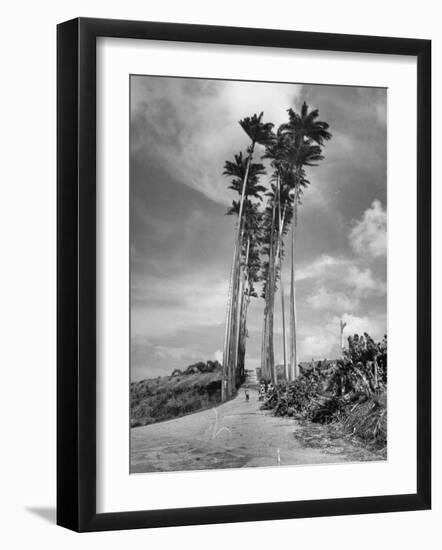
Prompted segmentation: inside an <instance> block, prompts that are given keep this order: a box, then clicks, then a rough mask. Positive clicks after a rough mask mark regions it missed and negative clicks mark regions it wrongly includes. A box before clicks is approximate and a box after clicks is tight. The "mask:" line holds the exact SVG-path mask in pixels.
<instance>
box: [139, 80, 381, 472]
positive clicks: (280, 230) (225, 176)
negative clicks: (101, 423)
mask: <svg viewBox="0 0 442 550" xmlns="http://www.w3.org/2000/svg"><path fill="white" fill-rule="evenodd" d="M386 139H387V90H386V89H385V88H369V87H352V86H335V85H334V86H329V85H316V84H308V83H307V84H299V83H293V84H292V83H278V82H275V83H273V82H249V81H229V80H208V79H197V78H182V77H180V78H175V77H164V76H148V75H131V76H130V325H131V326H130V337H131V340H130V342H131V351H130V380H131V382H130V426H131V428H130V455H131V456H130V471H131V473H142V472H164V471H172V472H173V471H189V470H211V469H226V468H251V467H280V466H293V465H307V464H308V465H312V464H334V463H338V462H367V461H383V460H386V459H387V156H386V155H387V146H386V145H387V141H386Z"/></svg>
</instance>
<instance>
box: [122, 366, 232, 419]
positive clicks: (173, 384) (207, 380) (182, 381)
mask: <svg viewBox="0 0 442 550" xmlns="http://www.w3.org/2000/svg"><path fill="white" fill-rule="evenodd" d="M221 379H222V368H221V365H220V363H218V361H207V362H206V363H204V362H199V363H195V364H193V365H189V367H187V369H185V370H183V371H181V370H179V369H176V370H174V371H173V373H172V374H171V375H170V376H159V377H157V378H151V379H146V380H141V381H139V382H132V383H131V386H130V403H131V410H130V419H131V427H132V428H135V427H137V426H146V425H147V424H153V423H154V422H161V421H163V420H169V419H171V418H177V417H179V416H183V415H185V414H189V413H192V412H196V411H199V410H202V409H206V408H209V407H213V406H216V405H217V404H218V403H220V402H221Z"/></svg>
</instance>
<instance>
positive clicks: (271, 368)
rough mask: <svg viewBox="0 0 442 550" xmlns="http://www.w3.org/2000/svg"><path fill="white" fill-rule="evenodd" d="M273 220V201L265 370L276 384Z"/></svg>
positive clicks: (274, 204) (274, 207) (274, 210)
mask: <svg viewBox="0 0 442 550" xmlns="http://www.w3.org/2000/svg"><path fill="white" fill-rule="evenodd" d="M275 218H276V201H275V200H274V201H273V208H272V222H271V226H270V245H269V268H268V277H267V280H268V284H267V295H268V313H267V315H268V317H267V319H268V321H267V323H268V326H267V346H266V362H267V370H268V372H269V374H270V379H271V381H272V383H276V376H275V356H274V349H273V319H274V309H275V243H274V233H275Z"/></svg>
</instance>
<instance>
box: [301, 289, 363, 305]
mask: <svg viewBox="0 0 442 550" xmlns="http://www.w3.org/2000/svg"><path fill="white" fill-rule="evenodd" d="M307 303H308V304H309V305H310V306H311V307H312V308H313V309H317V310H323V309H325V310H326V309H328V310H333V311H347V310H353V309H356V308H357V307H358V305H359V300H358V299H357V297H355V296H348V295H347V294H345V293H344V292H334V291H330V290H327V289H326V288H324V287H319V288H318V289H317V290H316V292H315V293H314V294H311V295H310V296H309V297H308V298H307Z"/></svg>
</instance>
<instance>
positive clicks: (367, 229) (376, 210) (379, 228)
mask: <svg viewBox="0 0 442 550" xmlns="http://www.w3.org/2000/svg"><path fill="white" fill-rule="evenodd" d="M349 241H350V245H351V247H352V248H353V250H354V251H355V252H356V253H357V254H359V255H361V256H365V255H371V256H373V257H374V258H377V257H381V256H385V255H386V253H387V212H386V211H385V208H384V207H383V206H382V204H381V202H380V201H378V200H375V201H373V203H372V205H371V207H370V208H369V209H368V210H366V211H365V212H364V215H363V216H362V220H360V221H358V222H356V224H355V225H354V226H353V228H352V230H351V232H350V235H349Z"/></svg>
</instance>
